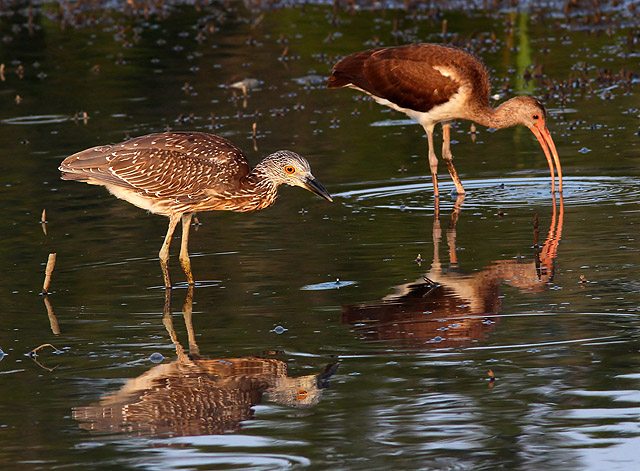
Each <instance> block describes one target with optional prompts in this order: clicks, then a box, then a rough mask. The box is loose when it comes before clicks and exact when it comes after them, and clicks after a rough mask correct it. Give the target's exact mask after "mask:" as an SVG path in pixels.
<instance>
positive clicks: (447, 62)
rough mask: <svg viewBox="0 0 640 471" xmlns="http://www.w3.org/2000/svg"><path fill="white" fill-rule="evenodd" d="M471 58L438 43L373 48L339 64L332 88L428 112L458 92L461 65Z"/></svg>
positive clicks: (332, 78)
mask: <svg viewBox="0 0 640 471" xmlns="http://www.w3.org/2000/svg"><path fill="white" fill-rule="evenodd" d="M469 57H470V58H473V56H471V55H470V54H468V53H466V52H464V51H462V50H460V49H457V48H453V47H447V46H440V45H434V44H411V45H408V46H398V47H388V48H378V49H371V50H368V51H363V52H357V53H355V54H351V55H349V56H347V57H345V58H344V59H342V60H341V61H339V62H338V63H337V64H336V65H335V67H334V69H333V73H332V75H331V76H330V77H329V85H328V87H329V88H339V87H346V86H355V87H357V88H360V89H362V90H364V91H365V92H367V93H369V94H371V95H373V96H375V97H379V98H384V99H385V100H388V101H390V102H392V103H394V104H395V105H397V106H399V107H401V108H407V109H411V110H415V111H421V112H427V111H429V110H430V109H431V108H433V107H434V106H436V105H439V104H442V103H445V102H446V101H448V100H449V99H450V98H451V96H452V95H454V94H455V93H457V91H458V89H459V88H460V84H459V82H458V81H457V80H456V78H458V79H459V76H458V77H456V76H455V75H458V74H457V73H456V72H458V70H459V69H458V64H459V62H460V59H463V58H467V60H468V58H469ZM473 60H475V58H473ZM442 71H445V72H446V73H452V75H451V76H447V75H444V74H443V73H442ZM454 74H455V75H454Z"/></svg>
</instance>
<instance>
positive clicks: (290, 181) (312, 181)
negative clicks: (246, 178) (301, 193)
mask: <svg viewBox="0 0 640 471" xmlns="http://www.w3.org/2000/svg"><path fill="white" fill-rule="evenodd" d="M259 166H260V167H261V170H262V171H263V172H264V173H265V175H267V176H268V177H269V178H270V179H271V180H272V181H273V182H274V183H276V184H277V185H281V184H286V185H291V186H301V187H302V188H305V189H307V190H309V191H310V192H312V193H315V194H316V195H318V196H321V197H322V198H324V199H326V200H328V201H333V199H331V195H330V194H329V192H328V191H327V190H326V189H325V187H324V186H322V184H321V183H320V182H319V181H318V180H317V179H316V178H315V177H314V176H313V175H312V174H311V167H310V166H309V162H307V159H305V158H304V157H301V156H300V155H298V154H296V153H295V152H291V151H289V150H279V151H278V152H274V153H273V154H271V155H269V156H267V157H266V158H265V159H264V160H263V161H262V162H260V164H259Z"/></svg>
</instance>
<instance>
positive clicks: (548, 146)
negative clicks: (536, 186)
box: [529, 123, 562, 193]
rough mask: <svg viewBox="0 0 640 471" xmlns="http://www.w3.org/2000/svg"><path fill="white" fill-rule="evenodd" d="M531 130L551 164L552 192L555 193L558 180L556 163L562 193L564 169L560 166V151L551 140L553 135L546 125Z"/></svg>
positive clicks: (559, 189) (542, 124)
mask: <svg viewBox="0 0 640 471" xmlns="http://www.w3.org/2000/svg"><path fill="white" fill-rule="evenodd" d="M529 129H531V132H533V134H534V135H535V136H536V137H537V138H538V142H540V146H541V147H542V150H543V151H544V156H545V157H546V158H547V162H548V163H549V170H550V171H551V191H552V192H555V188H556V179H555V174H554V171H553V165H554V163H555V166H556V170H557V171H558V191H559V192H560V193H562V167H561V166H560V157H558V151H557V150H556V146H555V144H554V143H553V139H551V133H550V132H549V130H548V129H547V126H546V124H544V123H540V124H539V125H535V126H531V127H530V128H529ZM551 156H553V160H551Z"/></svg>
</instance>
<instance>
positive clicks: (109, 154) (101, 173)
mask: <svg viewBox="0 0 640 471" xmlns="http://www.w3.org/2000/svg"><path fill="white" fill-rule="evenodd" d="M60 170H61V171H62V172H63V175H62V178H63V179H65V180H81V181H86V182H88V183H93V184H99V185H116V186H119V187H122V188H125V189H128V190H132V191H135V192H137V193H139V194H142V195H153V196H155V197H156V198H171V199H173V200H175V201H177V202H187V201H188V202H197V201H200V200H204V199H207V198H210V197H215V196H216V195H225V194H229V193H233V191H234V190H235V189H237V188H238V187H239V185H240V181H241V180H242V179H243V178H245V177H246V176H247V175H249V173H250V171H251V167H250V165H249V162H248V161H247V159H246V157H245V156H244V154H243V153H242V151H241V150H240V149H239V148H238V147H236V146H235V145H234V144H232V143H231V142H229V141H228V140H226V139H224V138H222V137H220V136H216V135H214V134H207V133H199V132H166V133H158V134H150V135H147V136H142V137H138V138H134V139H130V140H128V141H125V142H122V143H120V144H114V145H107V146H98V147H93V148H91V149H87V150H84V151H82V152H78V153H77V154H74V155H72V156H69V157H67V158H66V159H65V160H64V161H63V162H62V164H61V165H60Z"/></svg>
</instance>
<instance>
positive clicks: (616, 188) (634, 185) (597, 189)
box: [333, 176, 640, 211]
mask: <svg viewBox="0 0 640 471" xmlns="http://www.w3.org/2000/svg"><path fill="white" fill-rule="evenodd" d="M415 180H417V179H416V178H415V177H413V178H411V179H402V180H394V184H390V183H391V182H390V181H388V182H377V184H378V185H380V186H375V187H366V188H362V189H356V190H349V191H343V192H341V193H337V194H334V195H333V196H334V197H336V198H345V199H348V200H350V202H353V204H354V205H360V206H369V204H371V206H370V207H374V208H383V209H396V210H402V211H404V210H418V211H431V210H432V209H433V186H432V183H431V179H430V178H426V177H425V178H420V179H419V180H420V182H419V183H407V182H410V181H415ZM395 182H398V183H397V184H395ZM385 183H386V184H385ZM563 183H564V188H563V190H564V192H563V201H564V204H565V205H566V206H588V205H601V204H615V205H621V204H626V203H635V202H637V201H638V200H639V199H640V178H637V177H606V176H604V177H565V178H564V180H563ZM464 186H465V190H466V191H467V193H466V195H465V199H464V206H463V207H464V208H486V207H496V206H499V207H501V208H509V207H511V208H517V207H523V206H529V205H531V204H538V203H541V204H546V203H548V202H551V201H552V195H551V193H550V191H549V190H550V179H549V178H548V177H527V178H525V177H516V178H489V179H482V180H479V179H477V180H465V181H464ZM453 188H454V187H453V183H452V182H449V181H445V182H440V190H441V193H442V194H443V195H448V194H449V193H450V192H451V190H453ZM441 200H442V201H441V204H445V205H446V204H447V202H448V200H451V202H453V200H452V199H451V197H444V198H441Z"/></svg>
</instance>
